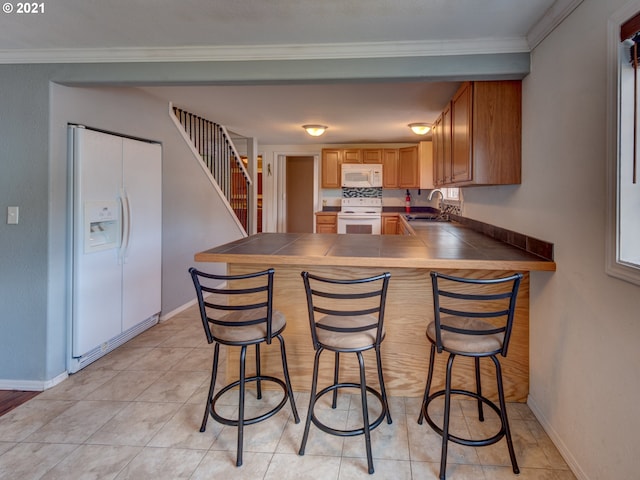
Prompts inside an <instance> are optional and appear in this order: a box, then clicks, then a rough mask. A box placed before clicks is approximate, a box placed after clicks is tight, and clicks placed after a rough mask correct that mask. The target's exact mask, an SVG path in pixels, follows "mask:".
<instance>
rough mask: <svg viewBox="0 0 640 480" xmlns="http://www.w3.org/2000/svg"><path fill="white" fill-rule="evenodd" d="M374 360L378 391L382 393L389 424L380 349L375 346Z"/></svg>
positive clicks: (389, 415) (389, 418) (389, 411)
mask: <svg viewBox="0 0 640 480" xmlns="http://www.w3.org/2000/svg"><path fill="white" fill-rule="evenodd" d="M376 362H377V364H378V381H379V382H380V392H381V393H382V400H383V403H384V405H383V407H384V408H385V409H386V410H387V423H388V424H391V423H392V420H391V410H390V409H389V400H388V399H387V390H386V389H385V388H384V377H383V375H382V357H381V355H380V349H379V348H376Z"/></svg>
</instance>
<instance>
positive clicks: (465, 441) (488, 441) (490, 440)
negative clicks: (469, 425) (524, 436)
mask: <svg viewBox="0 0 640 480" xmlns="http://www.w3.org/2000/svg"><path fill="white" fill-rule="evenodd" d="M445 393H446V391H445V390H438V391H437V392H434V393H432V394H431V395H429V397H428V398H427V401H426V402H425V404H424V406H423V408H422V412H423V414H424V418H425V420H426V421H427V423H428V424H429V425H430V426H431V428H433V430H435V432H436V433H438V434H439V435H440V436H442V434H443V431H442V428H440V427H439V426H438V425H437V424H436V423H435V422H434V421H433V419H432V418H431V416H430V415H429V412H428V409H429V403H431V401H432V400H434V399H436V398H437V397H441V396H443V395H445ZM449 393H450V395H465V396H467V397H473V398H475V399H476V400H480V401H481V402H482V403H484V404H485V405H487V406H489V407H490V408H491V409H492V410H493V411H494V412H496V414H497V415H498V418H499V419H500V431H498V433H496V434H495V435H494V436H492V437H487V438H481V439H477V440H472V439H470V438H462V437H458V436H456V435H452V434H451V433H449V435H448V439H449V440H451V441H452V442H455V443H458V444H460V445H466V446H469V447H484V446H486V445H493V444H494V443H497V442H499V441H500V440H501V439H502V437H504V436H505V435H506V428H505V425H504V422H503V420H502V414H501V412H500V408H498V406H497V405H496V404H495V403H493V402H492V401H491V400H489V399H488V398H487V397H483V396H482V395H478V394H477V393H476V392H470V391H468V390H454V389H452V390H450V392H449Z"/></svg>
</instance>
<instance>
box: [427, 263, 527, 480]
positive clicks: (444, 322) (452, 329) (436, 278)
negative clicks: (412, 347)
mask: <svg viewBox="0 0 640 480" xmlns="http://www.w3.org/2000/svg"><path fill="white" fill-rule="evenodd" d="M522 278H523V276H522V274H520V273H517V274H515V275H511V276H508V277H503V278H496V279H471V278H460V277H453V276H450V275H444V274H442V273H437V272H431V282H432V287H433V309H434V320H433V322H431V323H429V325H428V327H427V338H428V339H429V341H430V342H431V354H430V358H429V373H428V375H427V386H426V388H425V391H424V397H423V400H422V409H421V411H420V416H419V418H418V423H420V424H422V420H423V418H426V420H427V423H428V424H429V425H430V426H431V428H433V429H434V430H435V431H436V432H437V433H439V434H440V435H442V453H441V458H440V479H442V480H444V479H445V475H446V473H445V472H446V468H447V444H448V442H449V441H452V442H455V443H458V444H461V445H467V446H474V447H481V446H486V445H492V444H494V443H496V442H498V441H499V440H501V439H502V438H503V437H506V440H507V448H508V449H509V457H510V458H511V465H512V467H513V473H515V474H517V473H520V470H519V468H518V463H517V461H516V455H515V452H514V450H513V442H512V440H511V431H510V429H509V421H508V418H507V409H506V405H505V400H504V388H503V385H502V370H501V367H500V361H499V360H498V358H497V355H498V354H500V355H502V356H503V357H506V356H507V349H508V347H509V338H510V336H511V329H512V327H513V317H514V313H515V306H516V297H517V295H518V288H519V286H520V282H521V280H522ZM436 351H437V352H438V353H442V352H443V351H444V352H448V353H449V358H448V360H447V370H446V379H445V389H444V390H439V391H437V392H433V393H430V389H431V381H432V379H433V367H434V363H435V353H436ZM457 355H460V356H464V357H472V358H473V359H474V363H475V376H476V391H475V392H472V391H470V390H464V389H454V388H451V376H452V373H451V372H452V367H453V361H454V359H455V358H456V356H457ZM484 357H488V358H490V359H491V360H492V361H493V364H494V365H495V369H496V381H497V387H498V401H499V404H500V406H499V407H498V406H497V405H496V404H495V403H494V402H492V401H491V400H489V399H488V398H486V397H485V396H483V395H482V387H481V381H480V359H481V358H484ZM443 395H444V419H443V425H442V428H441V427H440V426H438V425H437V424H436V423H435V422H434V421H433V419H432V418H431V417H430V416H429V412H428V408H429V403H431V401H432V400H434V399H435V398H437V397H440V396H443ZM451 395H465V396H468V397H472V398H475V399H476V400H477V402H478V418H479V420H480V421H481V422H482V421H484V413H483V404H484V405H487V406H489V407H490V408H491V409H492V410H494V411H495V412H496V414H497V415H498V416H499V417H500V424H501V425H500V430H499V431H498V432H497V433H496V434H495V435H493V436H491V437H488V438H484V439H478V440H472V439H467V438H461V437H458V436H455V435H452V434H451V433H450V432H449V416H450V413H451Z"/></svg>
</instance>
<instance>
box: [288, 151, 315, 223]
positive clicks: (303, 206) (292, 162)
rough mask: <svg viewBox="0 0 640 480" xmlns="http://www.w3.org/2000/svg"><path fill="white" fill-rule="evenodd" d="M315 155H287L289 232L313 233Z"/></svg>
mask: <svg viewBox="0 0 640 480" xmlns="http://www.w3.org/2000/svg"><path fill="white" fill-rule="evenodd" d="M313 175H314V157H313V156H287V157H286V173H285V178H286V187H285V188H286V190H285V191H286V219H287V223H286V225H287V227H286V231H287V232H288V233H313V223H314V216H313V209H314V197H313V195H314V188H313V178H314V176H313Z"/></svg>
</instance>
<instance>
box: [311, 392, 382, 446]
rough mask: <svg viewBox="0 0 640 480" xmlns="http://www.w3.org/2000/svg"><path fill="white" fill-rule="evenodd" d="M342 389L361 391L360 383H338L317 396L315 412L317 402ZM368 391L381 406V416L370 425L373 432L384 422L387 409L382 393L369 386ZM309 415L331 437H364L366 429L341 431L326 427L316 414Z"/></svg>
mask: <svg viewBox="0 0 640 480" xmlns="http://www.w3.org/2000/svg"><path fill="white" fill-rule="evenodd" d="M341 388H355V389H358V391H360V388H361V387H360V384H359V383H336V384H334V385H330V386H328V387H326V388H323V389H322V390H320V391H319V392H318V393H317V394H316V399H315V402H314V410H315V405H316V404H317V401H318V400H319V399H320V397H322V396H323V395H325V394H327V393H330V392H333V391H334V390H339V389H341ZM366 389H367V392H369V393H371V394H372V395H373V396H375V397H376V398H377V399H378V401H379V402H380V406H381V412H380V415H379V416H378V417H377V418H376V419H375V420H373V421H372V422H371V423H369V430H373V429H374V428H376V427H377V426H379V425H380V424H381V423H382V420H383V419H384V418H385V417H386V415H387V409H386V406H385V403H384V400H383V398H382V394H381V393H380V392H378V391H377V390H375V389H373V388H372V387H369V386H367V387H366ZM309 415H311V421H312V422H313V423H314V425H315V426H316V427H318V428H319V429H320V430H322V431H323V432H325V433H329V434H331V435H336V436H339V437H354V436H356V435H363V434H364V432H365V429H364V427H362V428H356V429H353V430H340V429H336V428H331V427H329V426H328V425H325V424H324V423H322V422H321V421H320V420H318V418H317V417H316V415H315V412H310V413H309Z"/></svg>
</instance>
